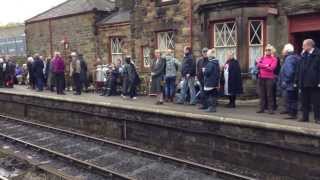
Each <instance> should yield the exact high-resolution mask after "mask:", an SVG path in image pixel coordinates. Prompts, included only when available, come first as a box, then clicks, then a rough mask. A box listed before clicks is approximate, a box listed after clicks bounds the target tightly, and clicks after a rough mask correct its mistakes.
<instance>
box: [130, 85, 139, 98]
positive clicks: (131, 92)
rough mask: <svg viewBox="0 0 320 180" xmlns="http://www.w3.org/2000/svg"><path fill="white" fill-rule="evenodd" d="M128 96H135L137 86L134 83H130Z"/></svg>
mask: <svg viewBox="0 0 320 180" xmlns="http://www.w3.org/2000/svg"><path fill="white" fill-rule="evenodd" d="M129 96H130V98H134V97H137V87H136V86H135V85H132V86H131V88H130V90H129Z"/></svg>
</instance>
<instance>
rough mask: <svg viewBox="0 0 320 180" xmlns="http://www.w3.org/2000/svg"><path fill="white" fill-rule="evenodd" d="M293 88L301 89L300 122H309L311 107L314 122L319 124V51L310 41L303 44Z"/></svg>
mask: <svg viewBox="0 0 320 180" xmlns="http://www.w3.org/2000/svg"><path fill="white" fill-rule="evenodd" d="M295 86H298V87H299V88H300V89H301V96H302V109H303V118H302V119H301V120H300V121H302V122H307V121H309V113H310V110H311V105H313V111H314V117H315V121H316V123H318V124H320V50H319V49H318V48H316V47H315V42H314V41H313V40H312V39H306V40H305V41H304V42H303V53H302V60H301V61H300V63H299V68H298V72H297V76H296V84H295Z"/></svg>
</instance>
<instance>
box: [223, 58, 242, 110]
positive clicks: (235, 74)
mask: <svg viewBox="0 0 320 180" xmlns="http://www.w3.org/2000/svg"><path fill="white" fill-rule="evenodd" d="M227 58H228V60H227V62H226V63H225V65H224V68H223V71H222V75H221V86H222V87H223V91H224V95H225V96H228V97H229V104H228V105H227V107H228V108H235V107H236V98H237V95H239V94H242V93H243V85H242V77H241V68H240V64H239V62H238V60H236V59H235V58H234V53H233V52H228V57H227Z"/></svg>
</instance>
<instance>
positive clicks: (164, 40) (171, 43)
mask: <svg viewBox="0 0 320 180" xmlns="http://www.w3.org/2000/svg"><path fill="white" fill-rule="evenodd" d="M157 47H158V49H159V50H160V51H161V52H164V51H166V50H167V49H172V50H173V51H174V50H175V33H174V31H163V32H158V33H157Z"/></svg>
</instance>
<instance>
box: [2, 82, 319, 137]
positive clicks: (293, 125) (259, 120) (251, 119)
mask: <svg viewBox="0 0 320 180" xmlns="http://www.w3.org/2000/svg"><path fill="white" fill-rule="evenodd" d="M0 93H12V94H18V95H27V96H38V97H44V98H54V99H57V100H65V101H74V102H80V103H81V102H83V103H90V104H91V103H93V104H100V105H106V106H114V107H119V108H121V107H123V108H129V109H137V110H142V111H148V112H157V113H163V114H166V113H167V114H170V115H175V114H177V115H185V116H192V117H199V119H210V118H214V119H218V120H226V119H228V120H229V121H234V122H233V123H238V124H241V123H242V122H243V123H245V124H252V125H257V124H258V125H259V127H267V128H268V127H269V128H272V129H278V128H279V129H280V130H288V131H290V130H293V131H296V132H302V133H305V132H307V134H310V133H311V134H313V135H317V136H320V125H318V124H315V123H314V122H313V119H312V121H311V122H308V123H304V122H297V121H293V120H284V118H285V117H286V116H285V115H280V114H279V112H276V114H275V115H269V114H257V113H256V110H257V109H258V108H257V107H254V106H252V103H253V102H252V101H250V102H248V104H250V105H248V106H247V105H246V103H245V101H241V102H239V105H238V107H237V108H236V109H228V108H225V107H223V106H222V105H221V106H219V107H218V109H217V110H218V112H217V113H205V112H202V111H201V110H198V108H197V107H196V106H188V105H176V104H172V103H166V104H164V105H161V106H159V105H155V101H156V99H155V98H152V97H138V99H137V100H134V101H133V100H123V99H122V98H121V97H119V96H117V97H101V96H99V95H98V94H94V93H83V94H82V95H81V96H75V95H73V93H71V92H66V94H67V95H65V96H59V95H57V94H56V93H52V92H49V91H44V92H36V91H33V90H30V89H27V88H26V87H25V86H15V88H14V89H0ZM312 116H313V114H311V115H310V117H312Z"/></svg>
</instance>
